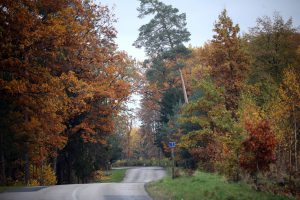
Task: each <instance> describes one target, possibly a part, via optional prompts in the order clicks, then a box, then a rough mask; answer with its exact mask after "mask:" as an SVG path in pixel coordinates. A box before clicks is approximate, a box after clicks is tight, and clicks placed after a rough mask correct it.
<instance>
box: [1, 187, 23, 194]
mask: <svg viewBox="0 0 300 200" xmlns="http://www.w3.org/2000/svg"><path fill="white" fill-rule="evenodd" d="M21 187H25V186H22V185H20V186H19V185H18V186H0V193H2V192H4V191H6V190H9V189H15V188H21Z"/></svg>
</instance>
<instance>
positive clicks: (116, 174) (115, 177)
mask: <svg viewBox="0 0 300 200" xmlns="http://www.w3.org/2000/svg"><path fill="white" fill-rule="evenodd" d="M126 171H127V169H112V170H110V171H109V173H110V175H109V178H108V179H107V180H103V181H101V182H102V183H119V182H121V181H123V179H124V176H125V173H126Z"/></svg>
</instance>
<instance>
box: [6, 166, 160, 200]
mask: <svg viewBox="0 0 300 200" xmlns="http://www.w3.org/2000/svg"><path fill="white" fill-rule="evenodd" d="M163 176H165V170H164V169H163V168H161V167H136V168H129V169H128V170H127V173H126V175H125V177H124V180H123V182H122V183H92V184H70V185H56V186H50V187H46V188H38V190H36V189H32V188H22V189H21V190H20V191H8V192H4V193H1V194H0V200H149V199H151V198H150V196H149V195H148V194H147V192H146V191H145V183H147V182H151V181H155V180H158V179H161V178H162V177H163Z"/></svg>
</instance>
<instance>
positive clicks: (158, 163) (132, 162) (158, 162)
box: [112, 158, 171, 167]
mask: <svg viewBox="0 0 300 200" xmlns="http://www.w3.org/2000/svg"><path fill="white" fill-rule="evenodd" d="M112 165H113V167H126V166H162V167H167V166H170V165H171V161H170V160H169V159H166V158H164V159H161V160H157V159H147V160H144V159H134V160H117V161H116V162H115V163H113V164H112Z"/></svg>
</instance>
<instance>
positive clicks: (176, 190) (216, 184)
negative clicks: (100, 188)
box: [146, 171, 292, 200]
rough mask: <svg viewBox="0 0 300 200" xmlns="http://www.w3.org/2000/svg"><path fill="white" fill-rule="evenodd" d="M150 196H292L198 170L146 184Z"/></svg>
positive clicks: (233, 199)
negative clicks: (230, 181)
mask: <svg viewBox="0 0 300 200" xmlns="http://www.w3.org/2000/svg"><path fill="white" fill-rule="evenodd" d="M146 189H147V191H148V192H149V193H150V196H152V197H153V199H156V200H163V199H180V200H188V199H195V200H196V199H201V200H288V199H292V198H288V197H283V196H276V195H273V194H270V193H265V192H258V191H255V190H253V189H252V188H251V187H250V186H249V185H247V184H244V183H228V182H227V181H226V180H225V178H223V177H222V176H220V175H217V174H211V173H204V172H199V171H198V172H196V173H195V175H193V176H182V177H179V178H176V179H175V180H172V179H171V177H170V176H167V177H166V178H164V179H162V180H160V181H158V182H153V183H150V184H147V185H146Z"/></svg>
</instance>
